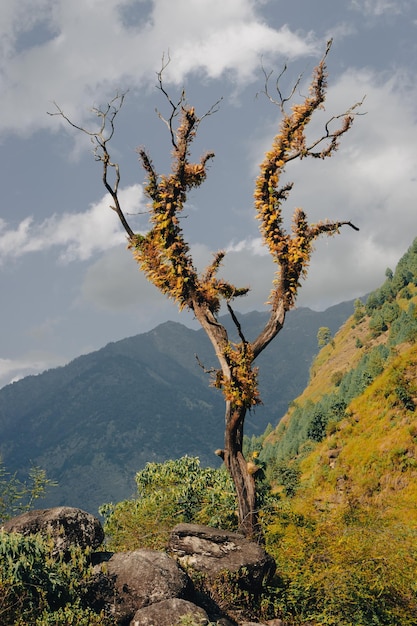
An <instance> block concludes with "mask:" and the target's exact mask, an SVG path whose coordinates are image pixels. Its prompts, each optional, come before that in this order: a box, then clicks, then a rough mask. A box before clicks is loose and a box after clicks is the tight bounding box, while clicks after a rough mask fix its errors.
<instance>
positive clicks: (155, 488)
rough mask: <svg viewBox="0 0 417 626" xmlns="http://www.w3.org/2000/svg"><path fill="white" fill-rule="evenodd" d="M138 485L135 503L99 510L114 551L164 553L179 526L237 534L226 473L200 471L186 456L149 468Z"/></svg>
mask: <svg viewBox="0 0 417 626" xmlns="http://www.w3.org/2000/svg"><path fill="white" fill-rule="evenodd" d="M136 484H137V489H138V492H137V497H136V498H134V499H131V500H124V501H122V502H119V503H118V504H116V505H104V506H103V507H101V509H100V513H101V514H102V515H104V516H105V518H106V522H105V532H106V535H107V536H108V537H109V545H110V547H111V548H112V549H117V550H132V549H135V548H139V547H150V548H164V547H165V546H166V542H167V538H168V534H169V531H170V530H171V528H172V527H173V526H174V525H175V524H178V523H180V522H196V523H201V524H206V525H209V526H214V527H221V528H226V529H230V530H236V529H237V523H238V520H237V515H236V494H235V491H234V486H233V482H232V480H231V478H230V476H229V474H228V473H227V472H226V471H225V469H224V468H223V469H213V468H209V467H207V468H202V467H201V466H200V460H199V459H198V458H197V457H188V456H184V457H182V458H180V459H177V460H170V461H166V462H165V463H147V465H146V466H145V468H144V469H143V470H141V471H140V472H138V473H137V474H136Z"/></svg>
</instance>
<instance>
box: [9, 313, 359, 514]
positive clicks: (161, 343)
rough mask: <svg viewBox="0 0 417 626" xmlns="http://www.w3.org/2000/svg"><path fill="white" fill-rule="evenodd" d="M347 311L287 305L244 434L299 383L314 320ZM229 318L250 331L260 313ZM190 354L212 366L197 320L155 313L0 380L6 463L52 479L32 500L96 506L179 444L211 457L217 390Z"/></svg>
mask: <svg viewBox="0 0 417 626" xmlns="http://www.w3.org/2000/svg"><path fill="white" fill-rule="evenodd" d="M352 311H353V302H352V301H351V302H344V303H341V304H338V305H336V306H333V307H330V308H329V309H327V310H326V311H324V312H315V311H312V310H310V309H307V308H300V309H296V310H294V311H291V312H290V313H289V314H288V316H287V320H286V324H285V326H284V329H283V330H282V331H281V333H280V335H279V336H278V337H277V339H276V341H275V342H273V343H272V344H271V345H270V346H269V347H268V349H267V350H266V351H265V353H263V354H262V355H261V356H260V358H259V359H258V364H259V366H260V389H261V397H262V399H263V401H264V405H263V406H261V407H259V408H257V409H256V411H254V412H253V413H251V414H250V415H249V416H248V419H247V424H246V434H248V435H252V434H260V433H262V432H263V431H264V430H265V427H266V426H267V424H268V423H272V424H276V423H277V422H278V421H279V419H280V418H281V417H282V415H284V413H285V412H286V410H287V407H288V403H289V402H290V401H291V400H292V399H293V398H294V397H296V396H297V395H298V394H299V393H300V392H301V391H302V390H303V389H304V387H305V385H306V383H307V380H308V373H309V367H310V364H311V361H312V358H313V356H314V354H315V353H316V352H317V331H318V329H319V327H320V326H326V327H328V328H330V330H331V332H332V333H334V332H335V331H336V330H337V329H338V328H339V326H340V325H341V324H342V323H343V322H344V321H345V320H346V319H347V317H348V316H349V315H350V314H351V313H352ZM239 319H240V320H241V323H242V327H243V328H244V329H245V333H246V336H247V337H248V339H253V338H255V336H256V335H257V334H258V332H259V331H260V329H261V328H262V327H263V325H264V323H265V321H266V319H267V313H266V312H252V313H247V314H242V315H239ZM227 323H228V324H229V322H227ZM232 326H233V325H232ZM233 331H234V329H233V328H232V327H230V332H231V334H232V333H233ZM196 354H197V355H198V359H199V361H200V362H201V363H202V364H203V365H204V366H205V368H210V367H212V366H216V362H215V357H214V354H213V350H212V348H211V345H210V343H209V341H208V339H207V337H206V335H205V334H204V332H203V331H202V330H192V329H190V328H187V327H186V326H183V325H182V324H179V323H175V322H166V323H164V324H161V325H159V326H157V327H156V328H155V329H153V330H151V331H150V332H147V333H144V334H141V335H136V336H134V337H129V338H127V339H123V340H121V341H117V342H114V343H110V344H108V345H107V346H105V347H104V348H102V349H100V350H98V351H96V352H92V353H90V354H87V355H83V356H80V357H78V358H77V359H75V360H73V361H72V362H71V363H69V364H68V365H66V366H64V367H59V368H55V369H51V370H48V371H46V372H44V373H42V374H39V375H36V376H28V377H26V378H24V379H22V380H20V381H18V382H15V383H13V384H10V385H7V386H6V387H4V388H3V389H0V442H1V443H0V456H1V457H2V459H3V461H4V463H5V465H6V468H7V470H8V471H10V472H15V471H16V472H19V473H20V472H22V473H23V474H25V472H27V470H28V468H29V467H30V465H31V464H35V465H38V466H40V467H42V468H44V469H45V470H46V471H47V474H48V476H49V477H50V478H52V479H55V480H57V481H58V483H59V486H58V487H57V488H55V489H52V490H51V491H50V493H49V495H48V497H47V499H46V500H45V502H44V503H43V504H45V505H48V506H57V505H60V504H66V505H71V506H79V507H81V508H83V509H86V510H88V511H91V512H93V513H96V512H97V508H98V506H99V505H100V504H102V503H104V502H107V501H118V500H121V499H123V498H126V497H129V496H130V495H131V494H132V493H133V491H134V480H133V479H134V474H135V473H136V471H138V470H139V469H141V468H142V467H143V466H144V465H145V463H146V462H148V461H163V460H166V459H168V458H178V457H180V456H182V455H184V454H189V455H196V456H199V457H200V459H201V461H202V463H203V464H206V465H209V464H210V465H214V464H216V462H217V457H215V455H214V454H213V451H214V450H215V449H216V448H219V447H222V445H223V399H222V396H221V393H220V392H219V391H217V390H215V389H213V388H211V387H210V386H209V377H208V375H207V374H206V373H205V372H204V371H203V368H201V367H200V366H199V364H198V363H197V360H196V357H195V355H196Z"/></svg>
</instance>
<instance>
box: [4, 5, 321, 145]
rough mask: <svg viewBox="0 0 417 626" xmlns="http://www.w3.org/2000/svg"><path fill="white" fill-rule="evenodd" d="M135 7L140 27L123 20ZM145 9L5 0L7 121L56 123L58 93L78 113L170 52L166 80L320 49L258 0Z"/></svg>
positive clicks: (142, 79)
mask: <svg viewBox="0 0 417 626" xmlns="http://www.w3.org/2000/svg"><path fill="white" fill-rule="evenodd" d="M213 5H215V6H214V7H213ZM127 8H130V9H131V11H134V10H136V11H141V12H142V18H145V19H142V21H141V20H138V25H137V26H136V28H135V27H132V26H127V25H125V24H124V22H123V19H122V10H123V9H124V10H126V9H127ZM147 10H149V9H148V7H147V4H145V3H143V4H139V5H138V4H137V3H135V2H133V0H130V2H129V1H127V0H124V1H123V2H122V1H121V0H119V1H118V2H117V1H116V2H115V1H114V0H95V1H93V0H90V1H88V2H86V1H84V0H73V1H72V2H67V1H66V0H55V1H54V2H47V1H46V0H37V1H34V2H33V1H32V0H23V1H22V2H15V0H3V2H2V5H1V9H0V16H3V18H4V21H3V22H2V23H1V20H0V35H2V36H3V37H4V38H5V39H4V41H5V43H4V45H3V47H0V85H2V87H3V88H2V115H1V118H0V130H6V131H7V132H11V131H14V132H18V133H29V132H32V131H33V130H34V129H36V128H39V127H50V120H48V118H47V116H46V111H47V110H49V109H50V102H51V101H53V100H55V101H57V102H59V104H60V105H61V106H62V107H63V109H64V110H65V112H66V113H67V114H68V115H69V117H70V118H71V119H75V118H79V117H80V114H81V115H85V114H86V112H87V108H88V107H89V106H90V105H91V103H92V102H95V103H97V102H100V101H101V100H102V99H107V98H108V95H109V92H110V93H113V92H114V90H115V89H117V88H119V89H126V88H127V87H131V88H133V87H135V86H142V87H143V86H144V85H146V84H152V86H153V85H154V82H155V70H159V69H160V64H161V57H162V54H163V53H164V52H165V53H167V52H168V51H169V53H170V54H171V56H172V64H171V65H170V67H169V68H168V69H167V72H166V78H167V80H169V79H170V80H173V81H175V82H183V81H184V79H185V77H186V75H187V74H188V73H190V72H193V71H196V70H199V71H202V73H203V74H205V75H207V76H208V77H218V76H220V75H221V74H223V73H224V72H231V73H232V74H233V76H234V77H235V79H236V80H237V81H248V80H251V78H252V74H253V71H254V69H255V68H257V67H258V66H259V58H260V55H262V54H265V55H274V56H280V55H284V56H285V57H290V58H293V57H296V56H299V55H305V54H310V53H311V52H312V51H313V50H314V41H313V38H312V36H310V35H306V34H302V33H300V34H298V33H294V32H291V30H290V29H289V28H288V27H287V26H283V27H282V28H281V29H279V30H275V29H273V28H271V27H270V26H268V25H267V24H266V23H265V22H264V21H263V20H262V18H261V17H260V15H259V14H258V13H257V11H256V4H254V3H253V2H252V1H251V0H230V1H228V2H224V1H223V0H215V2H213V0H180V1H176V2H172V0H154V1H153V4H152V10H151V12H150V13H148V14H147V13H145V12H146V11H147ZM41 26H42V29H41V30H42V37H41V36H40V35H39V33H37V30H36V29H38V30H39V29H40V27H41ZM22 33H23V34H25V36H26V47H25V48H23V49H20V48H19V35H22ZM31 38H32V40H33V41H34V42H35V43H34V44H32V45H29V44H28V42H29V41H30V39H31ZM242 41H245V45H244V46H242Z"/></svg>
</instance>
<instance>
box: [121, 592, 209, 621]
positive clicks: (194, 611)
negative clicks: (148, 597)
mask: <svg viewBox="0 0 417 626" xmlns="http://www.w3.org/2000/svg"><path fill="white" fill-rule="evenodd" d="M184 615H189V616H190V617H192V618H193V620H194V622H195V623H196V624H199V625H201V626H205V625H206V624H208V623H209V621H210V620H209V618H208V615H207V613H206V612H205V611H204V610H203V609H201V608H200V607H199V606H196V605H195V604H193V603H192V602H188V601H187V600H182V599H180V598H172V599H170V600H162V602H157V603H156V604H151V605H150V606H146V607H144V608H143V609H139V611H137V612H136V613H135V616H134V618H133V620H132V621H131V622H130V626H175V625H176V624H179V622H180V619H181V617H183V616H184Z"/></svg>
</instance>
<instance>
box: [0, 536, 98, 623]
mask: <svg viewBox="0 0 417 626" xmlns="http://www.w3.org/2000/svg"><path fill="white" fill-rule="evenodd" d="M52 549H53V543H52V542H51V541H47V540H45V539H43V538H42V537H41V536H40V535H30V536H27V537H25V536H23V535H20V534H16V533H5V532H2V531H1V532H0V621H1V623H2V624H9V625H10V626H11V625H16V626H17V625H19V626H23V625H27V624H36V625H37V626H38V625H41V624H60V625H62V626H65V625H66V624H68V625H70V624H74V625H75V624H77V625H78V624H80V625H83V624H86V625H87V624H106V623H110V622H108V621H107V622H106V621H105V620H104V617H103V616H98V615H97V614H95V613H93V612H91V611H87V610H86V609H84V608H83V607H82V606H81V603H82V598H83V596H84V595H85V593H86V589H87V586H88V580H89V578H90V576H91V572H90V569H89V565H88V554H87V553H86V552H83V551H82V550H81V549H80V548H73V549H72V551H71V555H70V558H69V560H68V561H64V560H63V559H62V558H60V557H53V556H52ZM65 616H66V617H65ZM64 617H65V619H64ZM87 617H88V619H89V620H90V621H85V620H86V619H87ZM70 618H71V619H72V621H70ZM81 618H82V619H83V620H84V622H83V621H82V619H81ZM99 618H100V619H101V621H98V620H99ZM65 620H66V621H65ZM94 620H96V621H94Z"/></svg>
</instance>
